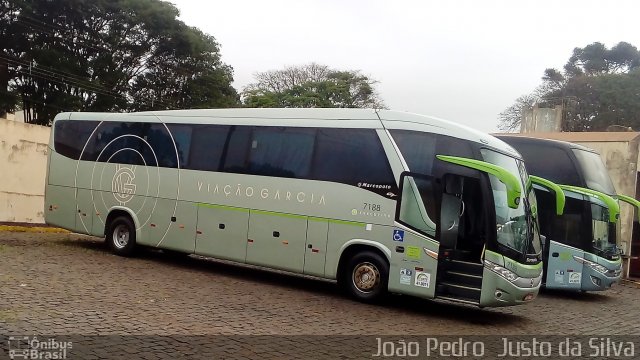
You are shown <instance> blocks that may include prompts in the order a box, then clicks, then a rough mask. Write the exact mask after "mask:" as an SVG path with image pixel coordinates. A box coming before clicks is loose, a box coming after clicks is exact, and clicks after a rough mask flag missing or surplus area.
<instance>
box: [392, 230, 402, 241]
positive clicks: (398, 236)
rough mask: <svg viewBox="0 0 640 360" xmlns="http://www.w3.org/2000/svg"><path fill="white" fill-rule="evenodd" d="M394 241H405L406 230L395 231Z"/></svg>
mask: <svg viewBox="0 0 640 360" xmlns="http://www.w3.org/2000/svg"><path fill="white" fill-rule="evenodd" d="M393 241H398V242H403V241H404V230H393Z"/></svg>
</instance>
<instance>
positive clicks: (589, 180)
mask: <svg viewBox="0 0 640 360" xmlns="http://www.w3.org/2000/svg"><path fill="white" fill-rule="evenodd" d="M572 150H573V154H574V155H575V156H576V159H577V160H578V163H579V164H580V169H581V170H582V175H583V176H584V180H585V183H586V185H587V187H588V188H589V189H593V190H596V191H600V192H603V193H605V194H608V195H613V194H615V193H616V189H615V187H614V186H613V183H612V182H611V178H610V177H609V173H608V172H607V168H605V166H604V164H603V163H602V159H601V158H600V155H598V154H597V153H594V152H591V151H585V150H581V149H572Z"/></svg>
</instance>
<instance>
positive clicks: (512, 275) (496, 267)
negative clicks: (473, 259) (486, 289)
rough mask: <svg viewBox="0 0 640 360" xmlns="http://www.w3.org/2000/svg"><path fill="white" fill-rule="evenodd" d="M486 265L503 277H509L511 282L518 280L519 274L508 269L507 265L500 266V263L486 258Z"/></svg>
mask: <svg viewBox="0 0 640 360" xmlns="http://www.w3.org/2000/svg"><path fill="white" fill-rule="evenodd" d="M484 267H485V268H487V269H489V270H491V271H493V272H494V273H496V274H498V275H500V276H502V277H503V278H505V279H507V280H509V281H511V282H514V281H516V280H518V275H516V273H514V272H513V271H511V270H509V269H507V268H505V267H502V266H500V265H498V264H495V263H492V262H491V261H489V260H485V261H484Z"/></svg>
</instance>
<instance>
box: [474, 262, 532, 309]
mask: <svg viewBox="0 0 640 360" xmlns="http://www.w3.org/2000/svg"><path fill="white" fill-rule="evenodd" d="M541 284H542V273H540V275H538V276H537V277H535V278H525V277H520V278H518V279H517V280H515V281H509V280H507V279H505V278H503V277H501V276H500V275H498V274H496V273H494V272H492V271H490V270H488V269H486V268H485V269H484V273H483V280H482V293H481V295H480V306H483V307H484V306H487V307H500V306H513V305H521V304H526V303H528V302H531V301H532V300H534V299H535V298H536V297H537V296H538V292H539V291H540V286H541Z"/></svg>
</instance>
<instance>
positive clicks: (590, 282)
mask: <svg viewBox="0 0 640 360" xmlns="http://www.w3.org/2000/svg"><path fill="white" fill-rule="evenodd" d="M582 271H583V273H582V284H581V286H580V290H582V291H604V290H607V289H609V288H611V286H613V284H615V283H618V282H620V279H621V278H622V269H615V270H609V271H607V273H605V274H603V273H601V272H598V271H596V270H595V269H592V268H590V267H588V266H585V267H584V268H583V270H582Z"/></svg>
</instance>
